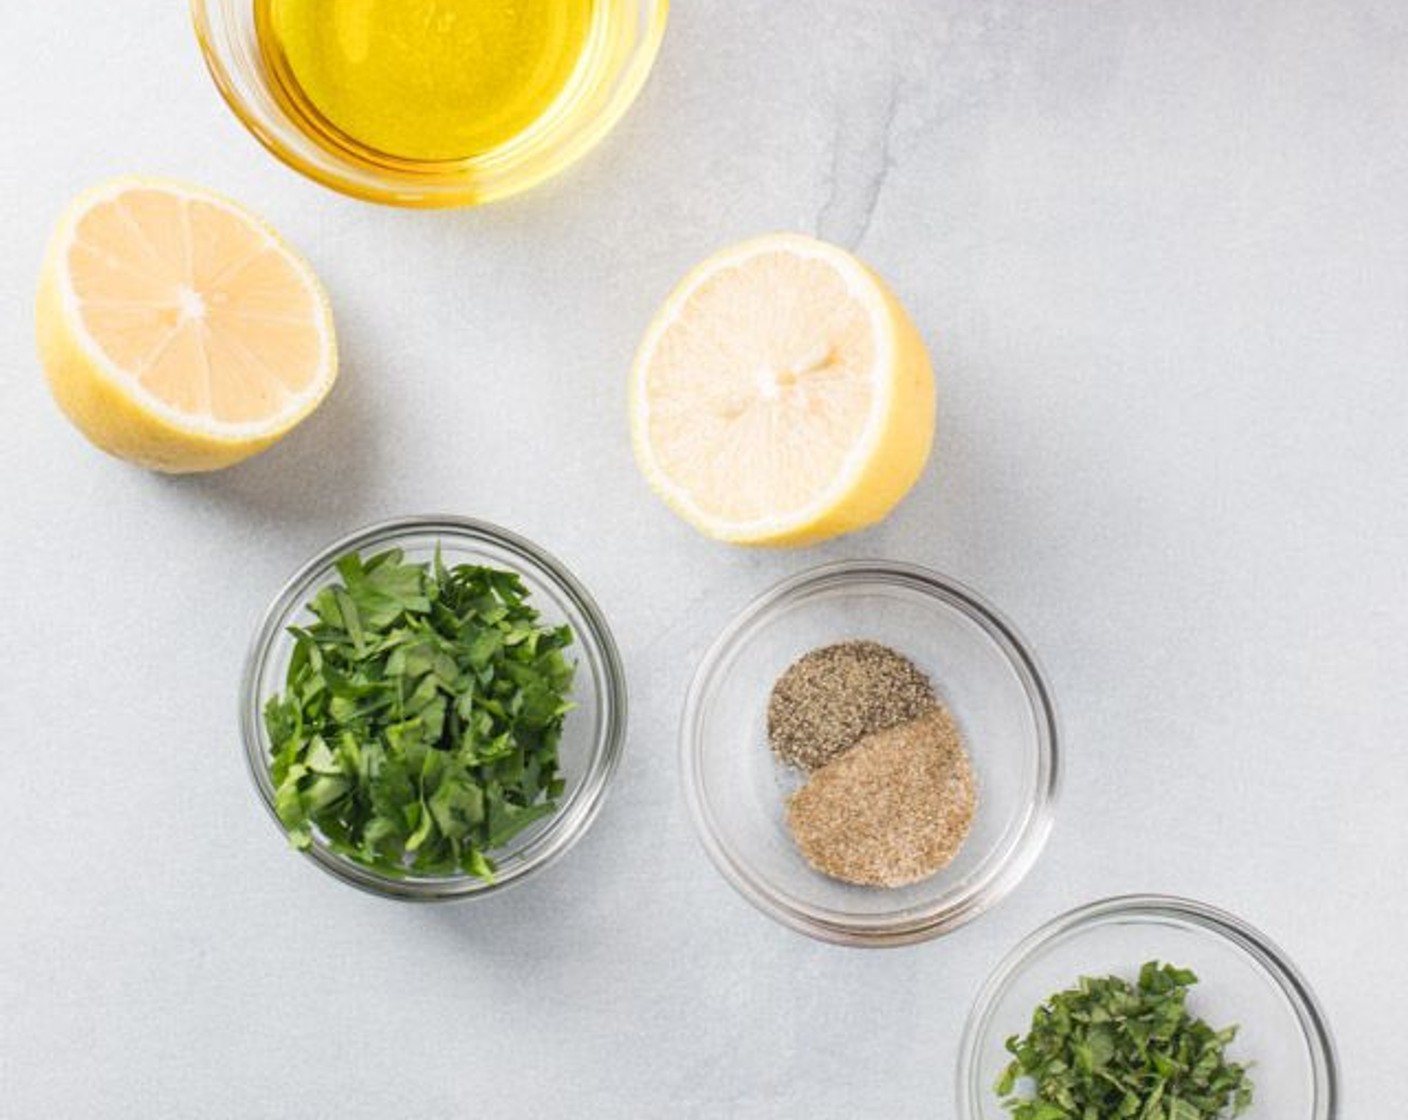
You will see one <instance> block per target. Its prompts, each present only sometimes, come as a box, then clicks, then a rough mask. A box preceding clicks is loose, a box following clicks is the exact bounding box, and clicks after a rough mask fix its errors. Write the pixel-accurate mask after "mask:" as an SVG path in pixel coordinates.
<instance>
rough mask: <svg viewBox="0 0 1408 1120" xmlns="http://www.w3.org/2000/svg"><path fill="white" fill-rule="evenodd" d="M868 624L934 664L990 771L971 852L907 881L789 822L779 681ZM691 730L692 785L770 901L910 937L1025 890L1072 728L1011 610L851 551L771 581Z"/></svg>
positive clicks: (687, 768) (745, 884)
mask: <svg viewBox="0 0 1408 1120" xmlns="http://www.w3.org/2000/svg"><path fill="white" fill-rule="evenodd" d="M853 638H869V639H873V640H875V641H877V642H881V643H882V644H884V645H887V646H890V647H891V648H893V649H895V650H896V651H898V652H899V653H902V654H904V655H905V656H906V657H908V658H909V659H910V660H912V661H913V662H914V663H915V664H916V665H917V666H918V667H919V668H920V669H922V670H924V672H925V673H927V674H928V676H929V679H930V681H931V682H932V683H933V685H934V688H935V691H936V692H937V693H938V694H939V696H940V698H941V699H942V700H943V701H944V703H945V704H946V705H947V706H948V708H949V710H950V711H951V712H952V713H953V716H954V719H955V720H956V721H957V723H958V727H959V729H960V731H961V732H962V734H963V737H964V741H965V743H966V745H967V748H968V753H969V755H970V757H971V759H972V762H973V768H974V772H975V775H976V778H977V786H978V807H977V813H976V816H975V817H974V821H973V827H972V831H971V832H970V833H969V835H968V838H967V841H966V843H965V844H964V846H963V848H962V850H961V851H960V852H959V854H958V856H957V858H956V859H955V860H954V861H953V862H952V863H951V864H949V866H948V867H946V868H944V869H943V870H941V871H940V872H938V873H937V874H936V875H933V876H931V877H930V878H928V879H925V880H923V881H922V882H919V883H915V884H912V885H910V886H906V887H898V888H873V887H857V886H850V885H848V884H845V883H842V882H839V881H836V880H833V879H830V878H827V877H826V876H824V875H822V874H820V873H819V872H817V871H814V870H813V869H812V868H811V867H810V866H809V865H808V864H807V862H806V860H805V859H803V857H802V855H801V853H800V852H798V850H797V848H796V846H795V845H794V844H793V842H792V839H791V837H790V835H789V834H788V831H787V827H786V824H785V821H784V810H785V804H786V799H787V797H788V795H789V794H790V793H792V792H793V791H794V790H795V789H796V788H798V787H799V786H800V785H801V783H802V780H803V776H802V775H801V773H800V772H799V771H797V770H795V769H793V768H792V767H789V766H786V765H784V764H782V763H781V762H779V761H777V760H776V758H775V757H774V755H773V753H772V751H771V750H770V749H769V747H768V739H767V726H766V724H767V720H766V713H767V705H768V697H769V694H770V692H771V689H772V685H773V682H774V681H775V680H776V679H777V678H778V676H779V675H780V674H781V673H782V672H783V670H785V669H786V668H787V667H788V666H789V665H790V664H791V663H792V662H793V661H795V660H796V659H797V658H798V657H800V656H801V655H802V654H804V653H806V652H807V651H808V650H811V649H814V648H816V647H818V646H825V645H830V644H832V643H834V642H841V641H846V640H848V639H853ZM681 740H682V765H683V771H684V788H685V796H686V798H687V800H688V802H689V808H690V811H691V814H692V815H693V818H694V822H695V825H696V827H697V828H698V831H699V835H700V837H701V839H702V841H703V844H704V847H705V850H706V851H707V852H708V854H709V857H710V858H711V859H712V860H713V862H714V864H715V865H716V866H717V867H718V869H719V870H720V871H721V872H722V873H723V875H724V877H725V878H726V879H728V881H729V882H730V883H731V884H733V886H734V887H735V888H737V889H738V891H739V892H740V893H741V894H742V895H743V896H744V897H745V898H746V899H747V900H748V901H749V902H751V903H753V905H755V906H756V907H758V908H759V909H760V910H762V911H763V912H764V913H765V914H768V915H769V916H770V917H773V918H775V919H777V920H778V921H780V922H782V923H784V924H785V925H788V926H790V927H792V928H793V929H796V930H799V931H801V932H802V933H806V934H809V935H810V936H812V937H816V938H820V939H822V940H825V941H832V942H837V943H841V944H848V945H868V946H879V945H896V944H904V943H908V942H914V941H922V940H925V939H927V938H930V937H935V936H937V935H939V934H941V933H945V932H947V931H949V930H951V929H954V928H955V927H957V926H959V925H961V924H962V923H964V922H966V921H969V920H970V919H972V918H974V917H976V916H977V915H978V914H981V913H982V912H983V911H984V910H986V909H987V908H988V907H990V906H992V905H993V904H994V903H996V902H997V901H998V900H999V899H1001V898H1003V897H1004V896H1005V895H1006V894H1007V893H1008V892H1009V891H1011V890H1012V888H1013V887H1014V886H1015V885H1016V884H1017V883H1018V881H1020V880H1021V878H1022V876H1023V875H1024V874H1025V873H1026V872H1027V870H1028V869H1029V868H1030V867H1031V866H1032V864H1033V863H1034V862H1035V860H1036V858H1037V855H1038V854H1039V852H1040V851H1041V847H1042V845H1043V844H1044V843H1045V840H1046V835H1047V833H1048V831H1049V830H1050V825H1051V811H1052V803H1053V799H1054V797H1055V793H1056V785H1057V769H1058V768H1057V729H1056V718H1055V712H1054V709H1053V706H1052V701H1051V696H1050V693H1049V690H1048V689H1047V687H1046V684H1045V682H1044V681H1043V679H1042V675H1041V672H1040V671H1039V669H1038V668H1037V665H1036V662H1035V661H1034V660H1033V658H1032V655H1031V653H1030V652H1029V651H1028V649H1027V647H1026V645H1025V644H1024V643H1023V641H1022V639H1021V638H1020V637H1018V635H1017V632H1016V631H1015V630H1014V629H1013V628H1012V626H1011V625H1010V624H1009V623H1008V622H1006V621H1005V620H1004V619H1003V618H1002V617H1001V616H1000V615H998V614H997V612H996V611H994V610H993V609H992V608H991V607H990V606H988V605H987V604H986V603H984V602H983V601H982V600H981V599H980V598H979V597H978V596H977V595H975V594H973V592H971V591H968V590H967V589H965V588H963V587H961V586H959V585H958V584H956V583H954V582H952V581H951V580H947V579H945V578H944V577H942V576H939V575H936V574H935V573H933V572H930V571H927V570H926V569H924V568H919V567H914V566H911V565H905V564H897V563H892V562H889V561H847V562H841V563H836V564H829V565H826V566H824V567H820V568H816V569H814V570H812V571H809V572H804V573H802V574H801V575H798V576H795V577H793V578H791V579H788V580H785V581H784V582H782V583H781V584H779V585H778V586H776V587H774V588H773V589H772V590H771V591H768V592H766V593H765V594H764V595H762V596H761V597H760V598H758V599H757V600H756V601H754V602H753V603H752V604H751V605H750V606H748V607H747V608H745V609H744V610H743V612H742V613H741V614H740V615H738V617H737V618H735V619H734V620H733V622H731V623H730V624H729V626H728V627H727V628H726V629H725V630H724V632H723V633H722V634H721V635H720V636H719V637H718V639H717V640H716V641H715V642H714V644H713V646H712V648H710V650H709V651H708V653H707V654H705V656H704V659H703V661H702V662H701V663H700V665H699V669H698V671H697V672H696V674H695V677H694V682H693V684H692V685H691V687H690V690H689V696H688V699H687V701H686V703H685V711H684V726H683V733H682V737H681Z"/></svg>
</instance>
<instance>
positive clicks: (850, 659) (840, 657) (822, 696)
mask: <svg viewBox="0 0 1408 1120" xmlns="http://www.w3.org/2000/svg"><path fill="white" fill-rule="evenodd" d="M938 703H939V702H938V700H937V699H936V698H935V696H934V689H933V686H932V685H930V683H929V678H928V677H926V676H925V675H924V673H923V672H922V671H921V670H920V669H918V668H917V667H916V666H915V665H914V663H913V662H912V661H910V660H909V658H907V657H905V656H903V655H902V654H898V653H896V652H895V651H894V650H892V649H890V648H889V647H888V646H882V645H881V644H880V643H879V642H872V641H851V642H841V643H839V644H837V645H831V646H823V647H822V648H821V649H814V650H812V651H811V652H810V653H808V654H805V655H804V656H802V657H800V658H798V659H797V660H796V661H794V662H793V663H792V664H791V665H790V666H788V668H787V670H786V672H784V673H783V674H782V676H780V677H778V678H777V683H776V684H775V685H773V688H772V695H771V696H770V697H769V698H768V742H769V743H770V744H771V745H772V749H773V751H774V752H775V753H776V754H777V756H778V757H779V758H781V759H782V760H783V761H784V762H787V763H791V764H792V765H793V766H797V767H800V768H801V769H803V770H816V769H817V768H818V767H822V766H825V765H826V764H827V763H829V762H832V761H833V760H835V759H836V758H838V757H840V756H841V755H842V754H844V753H845V752H846V751H848V750H850V749H851V747H853V746H854V745H855V744H856V742H857V740H859V739H860V738H861V737H862V736H865V735H869V734H871V733H872V732H875V731H883V730H884V729H885V728H887V727H894V726H896V725H898V724H901V723H908V722H909V721H910V720H912V719H917V718H918V717H919V716H921V715H923V714H924V713H925V712H928V711H932V710H934V709H935V708H936V707H938Z"/></svg>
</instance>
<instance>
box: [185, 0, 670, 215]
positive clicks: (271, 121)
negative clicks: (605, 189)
mask: <svg viewBox="0 0 1408 1120" xmlns="http://www.w3.org/2000/svg"><path fill="white" fill-rule="evenodd" d="M190 2H191V18H192V20H193V22H194V23H195V31H196V37H197V39H199V41H200V48H201V52H202V53H203V54H204V56H205V62H206V66H207V67H208V68H209V70H210V74H211V77H212V78H214V80H215V85H216V87H217V88H218V89H219V90H220V94H221V96H222V97H224V99H225V101H226V103H227V104H228V105H229V106H230V108H231V109H232V110H233V111H234V114H235V116H237V117H238V118H239V119H240V122H241V123H242V124H243V125H244V126H245V128H247V129H248V130H249V131H250V132H251V133H253V134H254V137H255V138H256V139H257V140H258V141H259V142H260V143H261V144H263V145H264V146H265V147H266V148H268V149H269V151H271V152H272V153H273V154H274V155H275V156H277V157H278V158H279V159H281V160H283V162H284V163H286V164H288V165H289V166H290V167H292V168H293V169H294V170H296V171H299V172H301V173H302V174H304V175H306V176H308V177H309V178H310V179H313V180H315V181H316V182H319V183H322V184H323V185H324V186H326V187H331V188H332V189H333V190H337V191H341V192H342V193H344V194H349V195H352V196H353V197H355V198H362V199H366V200H368V201H370V202H382V203H387V204H389V205H393V206H412V207H443V206H472V205H477V204H479V203H483V202H489V201H491V200H493V199H496V198H502V197H504V196H505V195H509V194H515V193H517V192H518V191H521V190H526V189H527V188H528V187H531V186H533V185H534V184H536V183H538V182H540V181H542V180H543V179H546V178H547V177H548V176H550V175H555V174H556V173H557V172H559V171H561V170H562V169H563V168H564V167H566V166H567V165H568V164H570V163H572V162H573V161H575V160H577V159H579V158H580V157H581V156H583V155H585V154H586V153H587V152H588V151H589V150H590V149H591V148H592V147H594V146H595V145H596V144H597V142H598V141H600V140H601V139H602V137H604V136H605V135H606V134H607V132H609V131H610V130H611V128H612V126H613V125H615V123H616V122H617V121H618V120H620V118H621V117H622V115H623V114H624V113H625V112H626V110H627V109H628V108H630V105H631V102H633V101H634V100H635V98H636V95H637V94H638V93H639V92H640V89H641V87H642V86H643V85H644V84H645V79H646V77H647V76H648V75H649V73H650V68H651V66H652V65H653V64H654V61H655V56H656V54H657V53H658V52H659V49H660V41H661V38H662V37H663V35H664V33H665V20H666V15H667V13H668V11H669V3H668V0H596V9H597V14H596V17H595V22H594V25H593V28H592V31H591V32H590V34H589V37H588V40H587V43H586V45H585V47H584V48H583V52H584V53H583V64H582V65H583V67H586V68H587V69H583V70H579V74H580V75H582V76H581V77H580V78H579V79H576V80H574V82H573V84H572V85H571V86H570V87H569V92H565V93H564V95H563V97H562V98H560V99H559V100H558V102H557V103H556V104H555V105H554V106H553V107H552V108H551V109H549V110H547V111H546V112H544V114H543V115H542V116H541V117H540V118H539V120H538V121H536V122H534V124H532V125H530V126H529V127H528V128H526V129H525V130H524V131H523V132H521V133H520V134H519V135H518V136H516V137H514V138H513V139H511V140H509V141H507V142H505V143H503V144H501V145H499V146H498V147H496V148H493V149H491V150H489V151H487V152H483V153H480V154H478V155H475V156H471V157H469V158H466V159H459V160H411V159H399V158H396V157H393V156H388V155H386V154H384V153H379V152H374V151H372V150H370V149H363V148H361V147H360V146H358V145H356V144H355V142H353V143H352V144H349V145H330V144H329V145H325V144H324V143H319V142H318V141H317V140H315V139H313V138H312V137H311V136H310V135H309V134H308V132H307V131H306V130H305V126H303V125H301V124H300V123H299V122H298V121H297V120H296V119H295V118H294V116H293V115H292V114H291V113H290V112H289V110H288V109H287V108H286V107H285V105H284V103H283V102H284V98H281V97H280V96H279V94H278V93H277V92H276V79H275V78H274V77H273V76H272V75H271V74H270V73H269V69H268V67H267V65H266V64H265V62H264V58H263V55H262V54H261V51H260V46H259V40H258V37H257V34H256V26H255V4H254V0H190Z"/></svg>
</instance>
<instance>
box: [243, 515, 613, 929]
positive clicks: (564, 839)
mask: <svg viewBox="0 0 1408 1120" xmlns="http://www.w3.org/2000/svg"><path fill="white" fill-rule="evenodd" d="M412 534H434V535H439V536H442V537H444V538H446V539H450V538H457V539H459V540H461V541H466V542H473V543H477V544H488V545H490V546H492V547H495V548H498V549H502V550H504V551H507V552H508V553H510V554H511V555H512V557H513V560H512V561H511V562H510V563H511V566H512V567H514V568H515V569H516V570H519V571H524V572H528V573H530V574H531V575H532V576H533V577H534V578H536V579H539V580H541V581H542V582H543V583H545V584H549V585H551V586H552V587H553V589H554V590H555V591H557V592H558V593H560V594H561V595H562V596H563V597H564V598H566V599H567V600H568V601H570V602H571V604H572V605H573V606H574V607H575V608H576V609H577V611H579V612H580V614H581V616H582V619H583V620H584V622H585V626H584V627H574V632H575V631H576V630H582V629H584V630H585V631H586V632H585V633H576V637H577V640H578V641H579V642H580V643H582V648H583V657H584V658H586V659H588V660H591V659H593V658H595V659H596V660H597V661H598V662H599V663H600V668H601V674H600V676H601V679H600V686H599V687H598V689H597V694H596V700H597V703H598V705H599V706H600V708H601V716H600V719H599V724H600V728H601V730H600V733H599V734H598V735H597V737H596V739H595V741H594V742H593V744H592V746H591V756H590V758H589V761H588V764H587V768H586V772H585V774H584V775H583V777H582V781H581V782H580V783H579V784H578V785H577V786H576V787H575V788H574V789H572V790H570V791H569V793H568V795H567V796H566V797H565V798H564V799H563V801H562V804H561V806H560V807H559V809H558V811H557V812H556V813H554V814H553V815H552V817H550V818H549V819H548V822H547V824H546V826H545V828H544V829H543V832H542V833H541V835H540V836H539V837H538V838H537V839H536V840H535V841H534V843H535V845H540V847H539V849H538V850H537V851H536V852H535V853H534V855H533V857H532V858H531V859H527V860H525V861H523V862H522V863H519V864H516V865H515V866H513V867H511V868H509V869H508V870H506V871H504V872H502V873H501V874H499V875H497V876H496V877H495V879H494V881H493V882H492V883H486V882H484V881H483V880H481V879H478V878H476V877H474V876H472V875H469V874H461V875H414V874H409V875H406V876H404V877H400V876H393V875H388V874H385V873H382V872H379V871H376V870H374V869H373V868H370V867H367V866H366V865H364V864H360V863H358V862H357V861H355V860H353V859H350V858H349V857H347V856H344V855H340V854H338V853H336V852H333V851H331V850H329V849H327V848H325V847H323V846H322V845H320V844H317V843H314V844H312V845H310V846H309V847H308V848H305V849H303V851H302V854H303V855H304V856H305V857H307V858H308V859H310V860H311V861H312V862H313V863H314V864H316V865H317V866H318V867H319V868H321V869H322V870H323V871H326V872H327V873H328V874H330V875H332V876H333V877H334V878H336V879H339V880H341V881H342V882H344V883H348V884H350V885H351V886H354V887H358V888H359V889H361V890H364V891H367V892H369V893H371V894H375V895H379V896H381V897H387V898H396V899H403V900H409V901H417V902H420V901H443V900H449V899H466V898H481V897H484V896H485V895H489V894H495V893H498V892H500V891H502V890H505V889H506V888H508V887H510V886H513V885H514V884H516V883H518V882H521V881H522V880H523V879H524V878H526V877H527V876H529V875H530V874H532V873H533V872H535V871H539V870H541V869H542V868H544V867H547V866H548V865H550V864H552V863H554V862H556V861H557V860H558V859H559V858H561V857H562V856H563V855H564V854H565V853H566V852H567V851H568V849H570V848H571V847H572V846H573V845H574V844H575V843H576V842H577V841H578V840H580V839H581V837H582V836H583V835H584V834H585V833H586V831H587V829H588V828H589V827H590V826H591V824H592V822H593V821H594V820H595V819H596V817H597V814H598V813H600V811H601V807H602V804H603V803H604V801H605V798H606V793H607V790H608V788H609V786H610V783H611V778H612V776H613V775H614V774H615V772H616V769H617V767H618V766H619V764H620V761H621V755H622V753H623V751H624V747H625V740H626V724H627V694H626V675H625V670H624V667H623V665H622V662H621V655H620V652H619V650H618V649H617V646H616V641H615V638H614V637H613V636H612V634H611V630H610V628H609V626H608V625H607V623H606V619H605V617H604V616H603V614H602V612H601V609H600V608H599V607H598V606H597V604H596V600H595V599H593V598H592V596H591V594H590V593H589V592H588V591H587V589H586V588H585V587H584V586H583V585H582V584H581V583H580V582H579V581H578V580H577V578H576V577H575V576H574V575H573V574H572V573H571V572H570V571H569V570H568V569H567V567H566V566H565V565H563V564H562V562H561V561H559V560H558V559H557V558H556V557H555V556H553V555H552V554H551V553H549V552H548V551H546V550H545V549H543V548H541V547H540V546H538V545H537V544H534V543H533V542H532V541H530V540H528V539H527V538H526V537H522V536H520V535H519V534H517V533H514V532H512V531H511V530H508V529H505V528H503V527H502V526H499V525H495V524H493V523H492V522H489V521H482V520H479V519H477V518H471V517H461V516H457V515H454V514H415V515H409V516H401V517H393V518H389V519H386V520H383V521H377V522H374V523H371V524H368V525H364V526H363V527H361V528H360V529H356V530H353V531H352V532H350V533H346V534H344V535H343V536H341V537H339V538H337V539H336V540H334V541H333V542H332V543H330V544H327V545H325V546H324V547H322V548H320V549H319V550H318V551H317V552H316V553H314V554H313V556H312V557H310V558H309V559H308V560H306V561H304V562H303V563H302V564H300V565H299V567H298V568H297V570H296V571H295V572H294V574H293V575H292V576H290V577H289V578H288V579H287V580H285V581H284V584H283V586H282V587H281V588H280V589H279V591H278V592H277V593H276V594H275V595H274V597H273V599H272V600H271V601H270V603H269V605H268V606H267V607H266V608H265V609H264V611H263V613H262V615H261V617H260V620H259V623H258V625H257V626H256V627H255V629H254V633H253V637H252V638H251V640H250V644H249V647H248V652H247V654H246V656H245V663H244V672H243V674H242V676H241V682H240V697H239V705H240V732H241V739H242V740H243V747H244V758H245V763H246V768H247V769H248V771H249V775H250V778H251V779H252V780H253V782H254V787H255V789H256V790H257V791H258V793H259V800H260V801H261V802H262V804H263V805H264V808H265V810H266V811H267V812H268V814H269V817H270V819H271V820H272V821H273V822H274V824H275V826H276V827H277V828H278V830H279V833H280V834H281V835H283V836H285V837H286V836H287V830H286V829H285V828H284V825H283V822H282V821H280V820H279V818H278V814H277V813H276V812H275V810H274V789H273V783H272V782H271V780H270V777H269V768H268V764H267V762H266V761H265V760H266V757H267V744H266V740H267V734H266V732H265V730H264V723H263V718H262V708H263V702H264V699H265V698H264V697H263V696H260V695H259V681H260V678H261V677H262V675H263V672H264V669H265V667H266V665H267V663H268V661H269V658H270V657H271V656H272V655H273V653H274V650H275V649H277V648H278V646H279V644H280V642H281V641H282V640H285V639H286V637H287V634H286V631H285V619H286V618H288V617H289V616H290V615H291V614H293V613H296V612H298V611H300V610H302V609H303V607H304V606H305V604H306V600H307V596H308V593H309V591H310V590H311V588H312V586H313V585H314V584H315V583H316V582H317V581H318V580H319V579H321V578H322V577H324V576H325V575H326V574H327V572H328V570H329V569H330V568H331V567H332V565H333V563H334V562H335V561H336V560H337V558H338V557H340V556H342V555H344V554H346V553H348V552H352V551H358V552H360V551H362V550H363V549H366V548H371V547H377V546H385V547H395V545H396V543H397V541H398V540H401V539H403V538H405V537H407V536H410V535H412ZM592 678H593V681H595V680H596V674H592Z"/></svg>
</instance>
